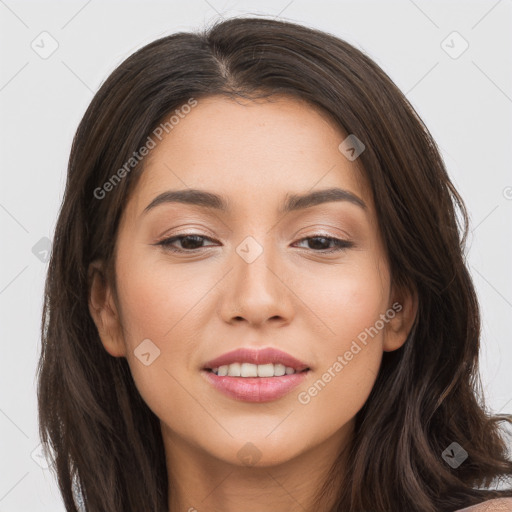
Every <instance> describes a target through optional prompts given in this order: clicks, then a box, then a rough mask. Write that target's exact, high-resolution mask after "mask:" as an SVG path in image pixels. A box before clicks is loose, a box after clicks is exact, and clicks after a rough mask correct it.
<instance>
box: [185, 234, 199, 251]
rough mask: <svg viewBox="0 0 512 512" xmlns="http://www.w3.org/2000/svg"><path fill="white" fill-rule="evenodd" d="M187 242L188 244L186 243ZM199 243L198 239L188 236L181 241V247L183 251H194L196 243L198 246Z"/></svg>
mask: <svg viewBox="0 0 512 512" xmlns="http://www.w3.org/2000/svg"><path fill="white" fill-rule="evenodd" d="M187 240H188V242H187ZM191 240H192V242H191V244H192V247H190V241H191ZM200 242H201V240H200V237H198V236H194V235H188V236H186V237H184V238H183V239H182V240H181V245H182V247H183V248H184V249H196V248H197V247H195V244H198V243H199V244H200Z"/></svg>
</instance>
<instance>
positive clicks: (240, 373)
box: [212, 363, 296, 377]
mask: <svg viewBox="0 0 512 512" xmlns="http://www.w3.org/2000/svg"><path fill="white" fill-rule="evenodd" d="M212 372H213V373H215V374H216V375H219V376H220V377H225V376H228V377H281V376H282V375H291V374H292V373H296V372H295V370H294V369H293V368H290V367H289V366H285V365H284V364H272V363H268V364H251V363H231V364H225V365H222V366H219V367H218V368H212Z"/></svg>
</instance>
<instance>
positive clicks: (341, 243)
mask: <svg viewBox="0 0 512 512" xmlns="http://www.w3.org/2000/svg"><path fill="white" fill-rule="evenodd" d="M310 241H312V242H310ZM301 242H307V243H308V244H309V245H310V247H309V249H313V250H314V252H321V253H331V252H338V251H343V250H345V249H349V248H350V247H353V246H354V243H353V242H350V241H349V240H340V239H339V238H335V237H331V236H324V235H315V236H309V237H307V238H302V239H301V240H299V242H298V243H301ZM331 244H332V245H331ZM329 245H331V247H329ZM326 246H327V247H326Z"/></svg>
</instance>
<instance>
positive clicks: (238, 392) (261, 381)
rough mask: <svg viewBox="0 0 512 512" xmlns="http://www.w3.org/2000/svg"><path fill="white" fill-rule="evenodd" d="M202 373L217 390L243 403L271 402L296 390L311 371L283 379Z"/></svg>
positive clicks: (282, 377)
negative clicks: (220, 375)
mask: <svg viewBox="0 0 512 512" xmlns="http://www.w3.org/2000/svg"><path fill="white" fill-rule="evenodd" d="M201 373H203V374H204V376H205V377H206V379H207V380H208V382H209V383H210V384H212V386H213V387H214V388H215V389H217V390H218V391H220V392H221V393H224V394H225V395H227V396H229V397H230V398H234V399H235V400H241V401H243V402H271V401H272V400H277V399H278V398H281V397H283V396H285V395H287V394H288V393H289V392H290V391H291V390H292V389H294V388H296V387H297V386H298V385H299V384H300V383H301V382H303V381H304V379H305V378H306V376H307V374H308V373H309V370H307V371H304V372H299V373H292V374H291V375H283V376H281V377H219V376H218V375H215V373H213V372H210V371H206V370H203V371H202V372H201Z"/></svg>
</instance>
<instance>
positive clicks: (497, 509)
mask: <svg viewBox="0 0 512 512" xmlns="http://www.w3.org/2000/svg"><path fill="white" fill-rule="evenodd" d="M457 512H512V498H497V499H494V500H489V501H484V502H483V503H479V504H478V505H473V506H472V507H467V508H461V509H459V510H458V511H457Z"/></svg>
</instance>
